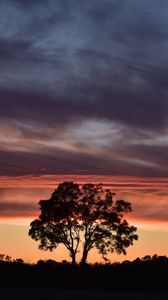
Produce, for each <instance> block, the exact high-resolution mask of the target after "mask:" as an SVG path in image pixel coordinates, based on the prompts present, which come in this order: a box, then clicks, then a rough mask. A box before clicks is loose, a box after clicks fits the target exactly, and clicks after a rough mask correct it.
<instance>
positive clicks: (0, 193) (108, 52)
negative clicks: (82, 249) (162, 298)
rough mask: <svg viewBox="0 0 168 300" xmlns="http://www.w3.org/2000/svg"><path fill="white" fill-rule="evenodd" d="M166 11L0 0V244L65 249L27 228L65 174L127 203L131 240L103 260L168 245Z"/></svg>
mask: <svg viewBox="0 0 168 300" xmlns="http://www.w3.org/2000/svg"><path fill="white" fill-rule="evenodd" d="M167 14H168V2H167V0H162V1H158V0H148V1H147V0H139V1H135V0H124V1H123V0H41V1H39V0H29V1H27V0H25V1H23V0H1V1H0V70H1V77H0V239H1V244H0V253H6V254H9V255H11V256H12V257H22V258H24V259H25V260H26V261H36V260H38V259H41V258H54V259H56V260H62V259H64V258H68V256H67V255H66V253H65V252H64V250H62V248H59V249H58V252H55V253H53V254H50V253H43V252H41V251H40V250H38V243H36V242H35V241H32V240H31V238H30V237H28V234H27V232H28V228H29V224H30V222H31V221H32V220H33V219H34V218H35V217H36V216H38V213H39V210H38V201H39V200H40V199H47V198H49V197H50V194H51V192H52V191H53V190H54V189H55V188H56V186H57V184H59V183H60V182H62V181H65V180H66V181H69V180H71V181H75V182H78V183H86V182H93V183H100V182H101V183H103V184H104V186H105V187H110V188H111V190H112V191H114V192H116V193H117V195H116V199H124V200H127V201H130V202H131V203H132V205H133V212H132V213H131V214H129V215H128V220H129V221H130V223H131V224H133V225H135V226H137V227H138V234H139V241H138V242H135V246H133V247H131V248H130V249H129V250H128V255H127V256H126V257H124V258H123V257H118V256H115V255H114V256H110V258H111V259H112V260H122V259H135V258H136V257H137V256H140V257H143V256H145V255H146V254H151V255H153V254H155V253H157V254H158V255H167V254H168V163H167V161H168V18H167ZM99 259H100V257H98V256H97V255H96V254H95V253H91V254H90V257H89V260H90V261H92V262H93V261H97V260H99Z"/></svg>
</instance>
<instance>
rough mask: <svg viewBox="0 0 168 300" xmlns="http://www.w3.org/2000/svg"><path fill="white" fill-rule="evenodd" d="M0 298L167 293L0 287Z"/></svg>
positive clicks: (140, 298) (137, 299)
mask: <svg viewBox="0 0 168 300" xmlns="http://www.w3.org/2000/svg"><path fill="white" fill-rule="evenodd" d="M0 299H1V300H11V299H17V300H22V299H24V300H31V299H36V300H48V299H52V300H78V299H80V300H106V299H108V300H167V299H168V294H167V293H166V294H160V293H159V294H154V293H132V292H122V293H120V292H112V291H96V290H91V291H87V290H63V289H62V290H59V289H34V288H1V289H0Z"/></svg>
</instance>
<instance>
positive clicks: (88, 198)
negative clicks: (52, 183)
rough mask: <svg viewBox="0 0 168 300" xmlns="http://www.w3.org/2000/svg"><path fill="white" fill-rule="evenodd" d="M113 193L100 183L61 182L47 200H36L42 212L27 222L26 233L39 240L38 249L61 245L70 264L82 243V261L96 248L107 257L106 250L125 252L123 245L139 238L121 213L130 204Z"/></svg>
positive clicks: (124, 211) (129, 207)
mask: <svg viewBox="0 0 168 300" xmlns="http://www.w3.org/2000/svg"><path fill="white" fill-rule="evenodd" d="M114 195H115V194H114V193H112V192H111V191H110V190H104V189H103V188H102V185H101V184H98V185H94V184H91V183H89V184H84V185H83V186H81V187H80V186H79V185H78V184H77V183H73V182H63V183H61V184H59V186H58V187H57V189H56V190H55V191H54V192H53V193H52V195H51V198H50V199H48V200H41V201H40V202H39V205H40V210H41V213H40V215H39V218H38V219H35V220H34V221H32V222H31V224H30V230H29V235H30V236H31V238H32V239H34V240H36V241H40V244H39V248H40V249H43V250H50V251H51V250H53V249H55V248H57V246H58V245H59V244H61V243H62V244H64V245H65V247H66V248H67V250H68V251H69V254H70V257H71V259H72V263H73V264H75V263H76V256H77V253H78V252H79V248H80V244H82V257H81V263H86V260H87V256H88V253H89V251H90V250H91V249H93V248H96V249H97V250H98V252H99V253H100V254H102V256H103V258H104V259H106V255H107V254H108V252H114V251H115V252H117V253H119V254H121V253H123V254H126V248H127V247H129V246H130V245H133V241H134V240H137V239H138V236H137V234H136V228H135V227H134V226H130V225H129V224H128V222H127V221H126V220H125V219H124V217H123V213H128V212H130V211H131V210H132V209H131V204H130V203H129V202H125V201H124V200H117V201H115V202H114V201H113V196H114Z"/></svg>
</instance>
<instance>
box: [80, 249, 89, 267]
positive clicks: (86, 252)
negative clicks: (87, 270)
mask: <svg viewBox="0 0 168 300" xmlns="http://www.w3.org/2000/svg"><path fill="white" fill-rule="evenodd" d="M87 256H88V251H87V250H86V249H84V250H83V255H82V259H81V262H80V263H81V265H85V264H86V260H87Z"/></svg>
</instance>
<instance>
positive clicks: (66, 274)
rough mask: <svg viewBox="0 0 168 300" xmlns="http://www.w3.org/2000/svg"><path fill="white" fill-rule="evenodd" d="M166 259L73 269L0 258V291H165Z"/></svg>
mask: <svg viewBox="0 0 168 300" xmlns="http://www.w3.org/2000/svg"><path fill="white" fill-rule="evenodd" d="M167 278H168V257H166V256H157V255H154V256H153V257H151V256H145V257H144V258H142V259H140V258H137V259H135V260H134V261H132V262H130V261H124V262H122V263H113V264H94V265H90V264H87V265H76V266H73V265H71V264H70V263H68V262H66V261H64V262H62V263H59V262H56V261H53V260H47V261H43V260H40V261H38V262H37V264H27V263H24V262H23V260H22V259H17V260H12V259H11V257H10V256H3V255H1V256H0V286H1V287H45V288H48V287H52V288H67V289H69V288H72V289H74V288H75V289H80V288H81V289H83V288H85V289H86V288H87V289H112V290H115V291H140V292H141V291H155V292H157V291H158V292H160V291H168V283H167V282H168V281H167Z"/></svg>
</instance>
